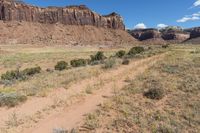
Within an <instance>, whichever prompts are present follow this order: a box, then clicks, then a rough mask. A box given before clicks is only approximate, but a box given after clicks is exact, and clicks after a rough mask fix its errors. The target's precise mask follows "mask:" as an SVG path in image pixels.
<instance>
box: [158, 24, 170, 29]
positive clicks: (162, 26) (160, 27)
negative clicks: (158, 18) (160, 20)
mask: <svg viewBox="0 0 200 133" xmlns="http://www.w3.org/2000/svg"><path fill="white" fill-rule="evenodd" d="M167 26H168V25H166V24H158V25H157V27H158V28H159V29H162V28H165V27H167Z"/></svg>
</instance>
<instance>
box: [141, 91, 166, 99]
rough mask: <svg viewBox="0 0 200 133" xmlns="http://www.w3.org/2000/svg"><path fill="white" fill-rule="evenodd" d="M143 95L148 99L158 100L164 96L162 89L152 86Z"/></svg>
mask: <svg viewBox="0 0 200 133" xmlns="http://www.w3.org/2000/svg"><path fill="white" fill-rule="evenodd" d="M144 96H145V97H147V98H150V99H156V100H160V99H162V98H163V97H164V91H163V89H160V88H152V89H149V90H148V91H147V92H144Z"/></svg>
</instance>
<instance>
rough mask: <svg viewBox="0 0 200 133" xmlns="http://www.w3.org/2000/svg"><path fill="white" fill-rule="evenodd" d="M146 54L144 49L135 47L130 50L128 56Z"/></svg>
mask: <svg viewBox="0 0 200 133" xmlns="http://www.w3.org/2000/svg"><path fill="white" fill-rule="evenodd" d="M142 52H144V48H143V47H141V46H137V47H133V48H131V49H130V50H129V52H128V55H136V54H139V53H142Z"/></svg>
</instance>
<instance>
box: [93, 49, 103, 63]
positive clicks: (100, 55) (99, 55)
mask: <svg viewBox="0 0 200 133" xmlns="http://www.w3.org/2000/svg"><path fill="white" fill-rule="evenodd" d="M90 58H91V62H92V61H100V60H104V59H106V57H105V56H104V54H103V52H101V51H99V52H97V53H96V54H95V55H91V56H90Z"/></svg>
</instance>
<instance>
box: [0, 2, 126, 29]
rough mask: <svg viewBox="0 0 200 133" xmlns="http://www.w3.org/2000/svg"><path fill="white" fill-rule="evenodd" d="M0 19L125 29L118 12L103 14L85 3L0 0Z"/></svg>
mask: <svg viewBox="0 0 200 133" xmlns="http://www.w3.org/2000/svg"><path fill="white" fill-rule="evenodd" d="M0 20H3V21H28V22H39V23H44V24H54V23H61V24H64V25H92V26H96V27H103V28H111V29H121V30H124V29H125V26H124V24H123V19H122V18H121V16H119V15H118V14H116V13H111V14H109V15H106V16H101V15H99V14H97V13H95V12H93V11H91V10H90V9H88V8H87V7H86V6H84V5H81V6H68V7H48V8H40V7H36V6H31V5H26V4H23V3H16V2H12V1H9V0H0Z"/></svg>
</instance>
